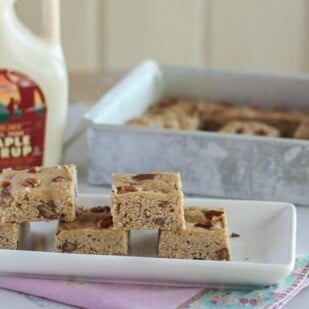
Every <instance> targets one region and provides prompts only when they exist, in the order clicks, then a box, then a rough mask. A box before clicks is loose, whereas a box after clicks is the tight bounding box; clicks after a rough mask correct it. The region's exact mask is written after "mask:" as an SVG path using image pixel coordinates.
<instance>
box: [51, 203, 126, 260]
mask: <svg viewBox="0 0 309 309" xmlns="http://www.w3.org/2000/svg"><path fill="white" fill-rule="evenodd" d="M128 241H129V234H128V232H126V231H123V230H113V220H112V216H111V212H110V207H109V206H97V207H92V208H84V207H79V208H77V215H76V219H75V220H74V221H73V222H61V221H60V222H59V223H58V228H57V233H56V237H55V251H58V252H66V253H84V254H106V255H110V254H113V255H127V254H128Z"/></svg>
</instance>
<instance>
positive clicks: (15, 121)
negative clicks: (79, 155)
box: [0, 69, 47, 171]
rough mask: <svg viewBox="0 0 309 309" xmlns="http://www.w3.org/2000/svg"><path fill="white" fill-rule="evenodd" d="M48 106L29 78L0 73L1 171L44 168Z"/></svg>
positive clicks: (4, 72) (37, 87)
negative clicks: (42, 166)
mask: <svg viewBox="0 0 309 309" xmlns="http://www.w3.org/2000/svg"><path fill="white" fill-rule="evenodd" d="M46 113H47V106H46V100H45V96H44V93H43V91H42V89H41V88H40V86H39V85H38V84H36V83H35V82H34V81H33V80H32V79H30V78H29V77H28V76H26V75H24V74H22V73H19V72H16V71H13V70H6V69H4V70H3V69H0V171H1V170H2V169H3V168H7V167H12V168H14V169H24V168H28V167H29V166H36V165H42V164H43V154H44V138H45V123H46Z"/></svg>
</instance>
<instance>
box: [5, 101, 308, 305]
mask: <svg viewBox="0 0 309 309" xmlns="http://www.w3.org/2000/svg"><path fill="white" fill-rule="evenodd" d="M88 107H89V104H74V105H72V106H70V111H69V117H68V123H69V124H70V126H69V127H70V129H69V130H68V132H66V140H68V138H69V137H70V136H72V132H74V131H75V130H76V128H77V126H78V124H79V119H80V117H81V115H82V114H83V113H84V112H85V111H86V110H87V109H88ZM64 161H65V162H67V163H75V164H76V165H77V167H78V171H79V173H78V178H79V192H80V193H100V194H103V193H108V192H109V188H103V187H95V186H90V185H88V184H87V147H86V137H85V134H82V135H81V136H80V137H79V138H78V139H76V140H75V141H74V142H73V143H71V144H70V145H69V147H67V148H66V150H65V151H64ZM308 189H309V185H308ZM296 211H297V242H296V255H300V254H304V253H309V206H297V207H296ZM0 308H23V309H28V308H29V309H30V308H58V309H64V308H72V307H71V306H67V305H64V304H60V303H56V302H53V301H49V300H46V299H43V298H39V297H34V296H30V295H26V294H23V293H17V292H13V291H8V290H5V289H0ZM284 308H287V309H294V308H297V309H298V308H300V309H302V308H304V309H305V308H309V288H307V289H305V290H303V291H302V292H300V293H299V294H298V295H297V296H296V297H295V298H294V299H292V300H291V301H290V302H289V303H288V304H287V305H286V306H285V307H284Z"/></svg>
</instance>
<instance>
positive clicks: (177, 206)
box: [112, 172, 185, 230]
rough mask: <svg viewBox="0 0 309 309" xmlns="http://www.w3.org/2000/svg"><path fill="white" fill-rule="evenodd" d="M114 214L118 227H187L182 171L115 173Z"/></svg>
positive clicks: (115, 226)
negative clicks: (180, 173) (184, 211)
mask: <svg viewBox="0 0 309 309" xmlns="http://www.w3.org/2000/svg"><path fill="white" fill-rule="evenodd" d="M112 216H113V220H114V228H116V229H124V230H142V229H146V230H149V229H167V230H175V229H181V228H184V223H185V221H184V214H183V193H182V190H181V180H180V175H179V173H170V172H152V173H148V174H119V175H113V179H112Z"/></svg>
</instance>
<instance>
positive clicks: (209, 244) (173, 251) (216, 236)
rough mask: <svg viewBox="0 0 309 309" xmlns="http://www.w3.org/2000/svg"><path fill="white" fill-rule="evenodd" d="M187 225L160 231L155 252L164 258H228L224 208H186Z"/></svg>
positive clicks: (227, 259)
mask: <svg viewBox="0 0 309 309" xmlns="http://www.w3.org/2000/svg"><path fill="white" fill-rule="evenodd" d="M185 219H186V228H185V229H184V230H178V231H162V230H161V231H160V233H159V245H158V254H159V256H160V257H165V258H179V259H198V260H199V259H201V260H226V261H230V260H231V253H230V246H229V238H228V232H227V223H226V215H225V211H224V209H223V208H217V209H208V208H197V207H189V208H186V209H185Z"/></svg>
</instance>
